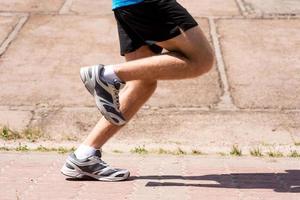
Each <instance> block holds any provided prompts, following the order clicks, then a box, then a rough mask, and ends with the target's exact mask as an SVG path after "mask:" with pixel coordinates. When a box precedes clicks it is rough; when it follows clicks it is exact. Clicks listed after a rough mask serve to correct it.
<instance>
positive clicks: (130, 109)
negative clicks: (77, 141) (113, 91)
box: [83, 46, 157, 149]
mask: <svg viewBox="0 0 300 200" xmlns="http://www.w3.org/2000/svg"><path fill="white" fill-rule="evenodd" d="M153 55H155V54H154V53H153V52H152V51H151V50H150V49H149V48H148V47H147V46H143V47H141V48H139V49H138V50H136V51H135V52H132V53H129V54H125V59H126V61H132V60H136V59H140V58H145V57H149V56H153ZM156 85H157V82H156V81H147V80H135V81H129V82H127V83H126V86H125V88H124V89H123V90H122V91H121V93H120V102H121V105H120V110H121V112H122V113H123V115H124V117H125V118H126V119H128V120H129V119H131V118H132V117H133V115H134V114H135V113H136V112H137V111H138V110H139V109H140V107H141V106H142V105H143V104H144V103H145V102H146V101H147V100H148V99H149V98H150V97H151V95H152V94H153V92H154V91H155V89H156ZM119 129H121V126H117V125H114V124H112V123H110V122H108V121H107V120H106V119H105V118H104V117H103V118H102V119H101V120H100V121H99V122H98V123H97V125H96V126H95V127H94V129H93V130H92V131H91V133H90V134H89V135H88V137H87V138H86V139H85V141H84V142H83V144H85V145H87V146H91V147H94V148H96V149H99V148H101V147H102V145H103V144H104V143H105V142H106V141H107V140H108V139H109V138H111V137H112V136H113V135H114V134H115V133H116V132H117V131H118V130H119Z"/></svg>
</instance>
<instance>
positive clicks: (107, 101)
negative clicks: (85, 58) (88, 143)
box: [80, 65, 126, 126]
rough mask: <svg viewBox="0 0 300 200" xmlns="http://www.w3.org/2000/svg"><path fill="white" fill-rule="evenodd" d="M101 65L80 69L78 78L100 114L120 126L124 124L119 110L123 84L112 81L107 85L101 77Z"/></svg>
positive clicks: (102, 67) (124, 121)
mask: <svg viewBox="0 0 300 200" xmlns="http://www.w3.org/2000/svg"><path fill="white" fill-rule="evenodd" d="M103 69H104V66H103V65H94V66H90V67H83V68H81V69H80V77H81V80H82V82H83V83H84V85H85V87H86V89H87V90H88V91H89V92H90V93H91V94H92V95H93V96H94V98H95V101H96V105H97V107H98V109H99V110H100V112H101V114H102V115H103V116H104V117H105V118H106V119H107V120H108V121H110V122H111V123H113V124H115V125H118V126H121V125H123V124H125V123H126V120H125V118H124V117H123V115H122V113H121V111H120V110H119V106H120V103H119V91H120V90H121V89H122V88H123V87H124V85H125V83H123V82H120V81H118V80H114V81H113V83H109V82H108V81H106V80H104V78H103V77H102V74H103Z"/></svg>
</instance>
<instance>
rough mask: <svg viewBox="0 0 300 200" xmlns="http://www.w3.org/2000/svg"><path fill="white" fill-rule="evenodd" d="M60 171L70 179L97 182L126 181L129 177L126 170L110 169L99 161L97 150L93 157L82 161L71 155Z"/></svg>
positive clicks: (99, 153)
mask: <svg viewBox="0 0 300 200" xmlns="http://www.w3.org/2000/svg"><path fill="white" fill-rule="evenodd" d="M60 171H61V173H62V174H64V175H65V176H68V177H72V178H78V179H81V178H87V177H89V178H94V179H97V180H99V181H111V182H113V181H122V180H126V179H127V178H128V177H129V175H130V173H129V171H128V170H126V169H116V168H112V167H110V166H109V165H108V164H107V163H105V162H104V161H103V160H101V152H100V150H97V151H96V153H95V155H93V156H91V157H89V158H86V159H82V160H80V159H78V158H76V155H75V154H74V153H71V154H70V155H69V156H68V158H67V160H66V163H65V164H64V166H63V167H62V168H61V170H60Z"/></svg>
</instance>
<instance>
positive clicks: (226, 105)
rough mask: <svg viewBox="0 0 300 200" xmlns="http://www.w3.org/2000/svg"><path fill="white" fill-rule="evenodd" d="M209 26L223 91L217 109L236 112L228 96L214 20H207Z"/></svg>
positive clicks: (227, 84)
mask: <svg viewBox="0 0 300 200" xmlns="http://www.w3.org/2000/svg"><path fill="white" fill-rule="evenodd" d="M208 20H209V26H210V34H211V36H212V40H213V46H214V50H215V54H216V61H217V69H218V72H219V76H220V79H221V84H222V89H223V95H222V96H221V98H220V100H221V101H220V102H219V103H218V105H217V107H218V106H220V107H221V108H223V107H224V108H226V109H232V110H236V109H237V107H236V106H235V105H234V104H233V100H232V97H231V94H230V89H229V88H230V87H229V81H228V78H227V74H226V69H225V64H224V59H223V55H222V51H221V45H220V41H219V38H218V32H217V27H216V24H215V21H214V19H212V18H209V19H208Z"/></svg>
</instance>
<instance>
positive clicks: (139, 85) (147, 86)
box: [128, 80, 157, 92]
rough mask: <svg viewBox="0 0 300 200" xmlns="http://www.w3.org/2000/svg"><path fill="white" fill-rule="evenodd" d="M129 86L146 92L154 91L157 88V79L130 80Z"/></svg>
mask: <svg viewBox="0 0 300 200" xmlns="http://www.w3.org/2000/svg"><path fill="white" fill-rule="evenodd" d="M128 87H129V88H132V89H139V90H140V91H145V92H154V91H155V90H156V88H157V81H156V80H154V81H152V80H151V81H150V80H149V81H148V80H136V81H130V82H128Z"/></svg>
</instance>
